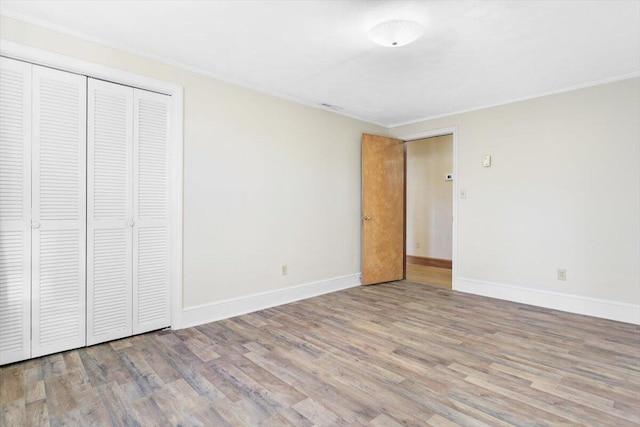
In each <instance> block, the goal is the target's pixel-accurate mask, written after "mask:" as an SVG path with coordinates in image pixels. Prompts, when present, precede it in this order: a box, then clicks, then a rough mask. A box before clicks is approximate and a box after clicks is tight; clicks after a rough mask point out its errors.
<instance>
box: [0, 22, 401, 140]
mask: <svg viewBox="0 0 640 427" xmlns="http://www.w3.org/2000/svg"><path fill="white" fill-rule="evenodd" d="M0 15H4V16H6V17H8V18H11V19H15V20H18V21H22V22H25V23H27V24H31V25H35V26H38V27H42V28H45V29H47V30H51V31H55V32H57V33H60V34H64V35H67V36H71V37H75V38H78V39H81V40H85V41H88V42H91V43H96V44H99V45H102V46H106V47H109V48H112V49H117V50H120V51H123V52H126V53H130V54H133V55H136V56H140V57H142V58H145V59H150V60H152V61H156V62H159V63H162V64H166V65H170V66H172V67H176V68H180V69H182V70H187V71H190V72H192V73H196V74H200V75H203V76H207V77H211V78H214V79H216V80H220V81H223V82H226V83H230V84H233V85H236V86H240V87H243V88H246V89H251V90H255V91H256V92H260V93H264V94H266V95H269V96H273V97H275V98H280V99H284V100H286V101H291V102H295V103H296V104H302V105H306V106H307V107H312V108H317V109H319V110H322V111H327V112H329V113H334V114H337V115H340V116H345V117H349V118H351V119H355V120H360V121H362V122H365V123H369V124H373V125H377V126H382V127H384V128H388V127H389V126H387V125H385V124H383V123H380V122H375V121H373V119H368V118H363V117H360V116H357V115H355V114H350V113H347V112H344V111H336V110H331V109H329V108H327V107H323V106H321V105H320V104H321V103H323V102H326V101H325V100H319V101H318V102H311V101H307V100H304V99H301V98H297V97H295V96H291V95H286V94H283V93H279V92H276V91H273V90H270V89H267V88H264V87H262V86H259V85H256V84H253V83H248V82H244V81H242V80H238V79H235V78H233V77H229V76H225V75H222V74H218V73H213V72H211V71H208V70H205V69H204V68H199V67H195V66H193V65H188V64H185V63H183V62H179V61H175V60H173V59H168V58H165V57H163V56H160V55H154V54H150V53H147V52H144V51H141V50H138V49H133V48H130V47H127V46H125V45H122V44H118V43H112V42H110V41H107V40H104V39H101V38H99V37H94V36H90V35H88V34H85V33H81V32H79V31H75V30H72V29H69V28H66V27H62V26H59V25H56V24H52V23H49V22H46V21H43V20H40V19H37V18H32V17H30V16H26V15H23V14H21V13H15V12H11V11H6V10H3V11H2V13H1V14H0Z"/></svg>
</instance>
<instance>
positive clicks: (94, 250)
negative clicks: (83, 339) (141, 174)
mask: <svg viewBox="0 0 640 427" xmlns="http://www.w3.org/2000/svg"><path fill="white" fill-rule="evenodd" d="M88 91H89V93H88V97H89V99H88V120H87V133H88V135H87V140H88V141H87V183H88V190H89V191H88V192H87V345H92V344H96V343H99V342H104V341H109V340H113V339H117V338H122V337H126V336H129V335H131V334H132V319H133V318H132V305H131V304H132V297H133V285H132V283H133V232H132V227H133V88H130V87H127V86H122V85H118V84H114V83H108V82H103V81H100V80H95V79H91V78H90V79H89V84H88Z"/></svg>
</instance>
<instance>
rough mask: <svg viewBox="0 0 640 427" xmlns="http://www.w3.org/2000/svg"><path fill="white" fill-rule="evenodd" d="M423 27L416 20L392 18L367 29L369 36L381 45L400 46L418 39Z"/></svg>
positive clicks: (422, 32)
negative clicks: (392, 19)
mask: <svg viewBox="0 0 640 427" xmlns="http://www.w3.org/2000/svg"><path fill="white" fill-rule="evenodd" d="M423 34H424V27H423V26H422V25H420V24H418V23H417V22H413V21H403V20H394V21H387V22H383V23H381V24H378V25H376V26H375V27H373V28H372V29H370V30H369V38H370V39H371V40H372V41H373V42H374V43H377V44H379V45H381V46H386V47H400V46H404V45H408V44H409V43H412V42H414V41H416V40H418V39H419V38H420V37H421V36H422V35H423Z"/></svg>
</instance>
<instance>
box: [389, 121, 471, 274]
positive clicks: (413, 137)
mask: <svg viewBox="0 0 640 427" xmlns="http://www.w3.org/2000/svg"><path fill="white" fill-rule="evenodd" d="M442 135H452V137H453V190H452V191H453V197H452V202H453V206H452V210H453V224H452V226H451V228H452V234H451V264H452V266H451V280H452V283H455V282H456V278H457V277H458V185H459V184H458V183H459V182H460V179H459V177H458V127H457V126H452V127H447V128H440V129H433V130H428V131H424V132H418V133H411V134H406V135H400V136H398V137H397V138H398V139H402V140H403V141H405V142H410V141H417V140H419V139H424V138H432V137H435V136H442Z"/></svg>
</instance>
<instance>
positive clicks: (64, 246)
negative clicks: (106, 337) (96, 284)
mask: <svg viewBox="0 0 640 427" xmlns="http://www.w3.org/2000/svg"><path fill="white" fill-rule="evenodd" d="M32 123H33V128H32V129H33V146H32V168H33V171H32V172H33V174H32V193H31V197H32V201H31V204H32V209H33V225H32V227H33V229H32V313H31V315H32V343H31V345H32V347H31V351H32V356H33V357H38V356H42V355H45V354H50V353H55V352H58V351H62V350H67V349H71V348H76V347H81V346H84V345H85V343H86V336H85V324H86V317H85V315H86V313H85V296H86V283H85V253H86V247H85V246H86V240H85V232H86V77H84V76H79V75H76V74H71V73H65V72H62V71H57V70H53V69H49V68H44V67H39V66H35V65H34V66H33V120H32Z"/></svg>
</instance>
